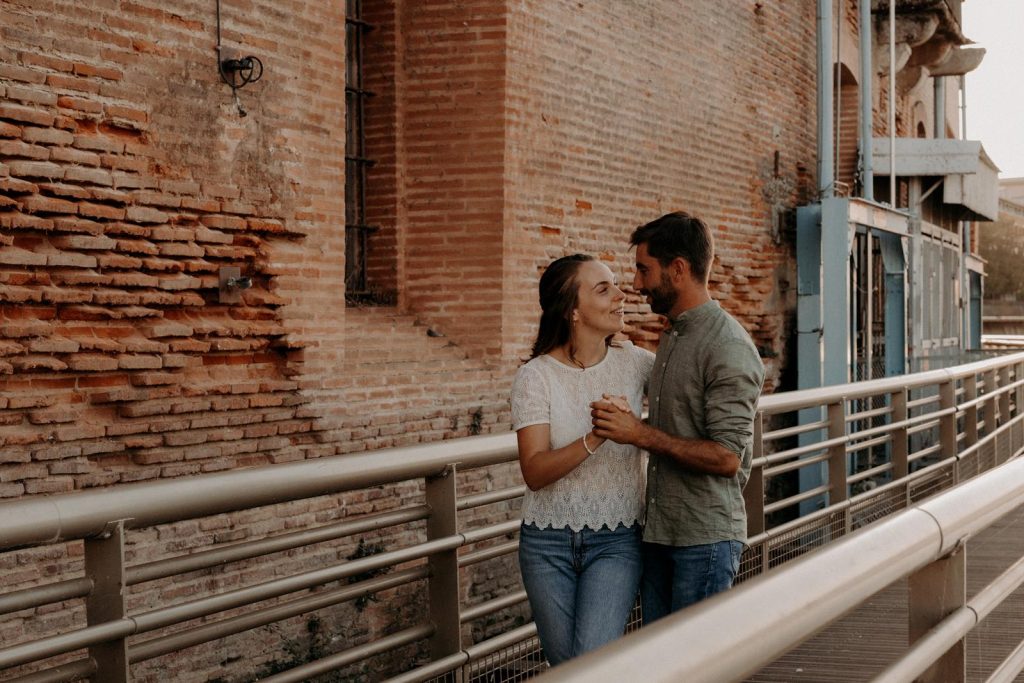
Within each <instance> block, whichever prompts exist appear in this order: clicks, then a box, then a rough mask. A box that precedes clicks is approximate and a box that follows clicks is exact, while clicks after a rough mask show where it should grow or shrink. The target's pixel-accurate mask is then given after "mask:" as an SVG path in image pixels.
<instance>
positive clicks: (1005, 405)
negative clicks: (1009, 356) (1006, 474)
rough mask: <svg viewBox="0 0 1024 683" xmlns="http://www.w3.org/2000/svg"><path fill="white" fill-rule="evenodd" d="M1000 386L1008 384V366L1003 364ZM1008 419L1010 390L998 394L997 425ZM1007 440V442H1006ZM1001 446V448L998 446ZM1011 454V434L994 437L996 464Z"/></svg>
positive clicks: (1000, 371)
mask: <svg viewBox="0 0 1024 683" xmlns="http://www.w3.org/2000/svg"><path fill="white" fill-rule="evenodd" d="M998 385H999V387H1000V388H1003V387H1006V386H1009V385H1010V366H1009V365H1004V366H1003V367H1001V368H999V382H998ZM1009 419H1010V392H1008V391H1007V392H1004V393H1002V394H1000V395H999V419H998V421H999V425H1000V426H1002V425H1004V424H1006V423H1007V422H1008V421H1009ZM1007 442H1009V443H1007ZM1000 446H1001V448H1000ZM1011 455H1013V435H1012V434H1007V433H1003V434H1000V435H999V436H997V437H996V464H997V465H998V464H1001V463H1004V462H1006V461H1007V460H1009V458H1010V456H1011Z"/></svg>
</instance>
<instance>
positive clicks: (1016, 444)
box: [1010, 363, 1024, 453]
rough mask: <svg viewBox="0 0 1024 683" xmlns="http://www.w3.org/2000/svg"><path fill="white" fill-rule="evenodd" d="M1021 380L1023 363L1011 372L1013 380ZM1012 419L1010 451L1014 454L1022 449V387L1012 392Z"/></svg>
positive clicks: (1023, 416)
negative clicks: (1013, 422)
mask: <svg viewBox="0 0 1024 683" xmlns="http://www.w3.org/2000/svg"><path fill="white" fill-rule="evenodd" d="M1021 379H1024V363H1017V367H1016V368H1015V369H1014V372H1013V380H1014V381H1015V382H1019V381H1020V380H1021ZM1013 417H1014V419H1015V420H1016V424H1015V425H1014V428H1013V429H1011V430H1010V433H1011V434H1013V441H1012V443H1013V446H1012V448H1011V449H1010V450H1011V451H1012V452H1013V453H1016V452H1017V451H1019V450H1020V449H1021V448H1022V447H1024V386H1018V387H1017V390H1016V391H1015V392H1014V396H1013Z"/></svg>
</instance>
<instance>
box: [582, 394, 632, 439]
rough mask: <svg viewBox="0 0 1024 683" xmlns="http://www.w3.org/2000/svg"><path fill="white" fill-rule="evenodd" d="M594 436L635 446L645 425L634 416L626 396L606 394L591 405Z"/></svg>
mask: <svg viewBox="0 0 1024 683" xmlns="http://www.w3.org/2000/svg"><path fill="white" fill-rule="evenodd" d="M590 417H591V419H592V422H593V424H594V434H595V435H596V436H599V437H601V438H603V439H611V440H612V441H614V442H616V443H622V444H627V443H628V444H635V443H636V439H637V437H638V435H639V432H640V430H641V429H642V428H643V426H644V423H643V421H642V420H640V418H639V417H637V416H636V415H634V414H633V410H632V409H631V408H630V407H629V401H628V400H627V399H626V397H625V396H613V395H611V394H604V395H603V396H602V397H601V400H600V401H594V402H593V403H591V404H590Z"/></svg>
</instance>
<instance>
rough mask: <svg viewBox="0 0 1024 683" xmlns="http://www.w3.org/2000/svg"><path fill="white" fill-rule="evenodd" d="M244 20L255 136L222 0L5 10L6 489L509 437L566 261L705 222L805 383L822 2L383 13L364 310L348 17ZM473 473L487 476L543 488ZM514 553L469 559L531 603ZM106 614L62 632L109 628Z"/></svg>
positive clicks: (382, 502)
mask: <svg viewBox="0 0 1024 683" xmlns="http://www.w3.org/2000/svg"><path fill="white" fill-rule="evenodd" d="M222 5H223V7H222V10H223V17H222V21H223V43H224V45H225V46H228V47H232V48H238V49H239V50H240V52H241V54H250V53H251V54H255V55H256V56H258V57H260V58H261V59H262V60H263V62H264V64H265V68H266V71H265V74H264V76H263V79H262V80H261V81H259V82H258V83H255V84H252V85H250V86H248V87H246V88H244V89H243V90H241V91H240V92H239V97H240V100H241V102H242V104H243V106H244V107H245V108H246V110H247V111H248V116H246V117H245V118H240V117H239V116H238V112H237V109H236V107H235V105H234V102H233V100H232V98H231V93H230V89H229V88H228V87H227V86H226V85H224V84H223V83H221V82H220V79H219V76H218V74H217V71H216V63H215V53H214V46H215V44H216V36H215V31H216V17H215V15H214V7H213V6H212V5H211V4H209V3H206V2H199V0H183V1H182V2H178V3H173V4H168V3H162V2H157V1H156V0H134V1H132V0H95V1H94V2H92V3H89V8H88V9H89V11H83V7H82V5H81V4H80V3H79V4H75V3H72V2H70V1H64V0H54V1H52V2H45V3H39V2H34V1H29V0H19V1H10V2H6V3H4V4H3V5H2V6H0V373H4V374H2V375H0V386H2V389H3V390H2V392H0V497H7V498H10V497H17V496H21V495H23V494H26V493H39V492H60V491H67V490H71V489H75V488H84V487H89V486H96V485H107V484H117V483H122V482H132V481H139V480H144V479H156V478H162V477H175V476H180V475H186V474H201V473H203V472H210V471H215V470H223V469H230V468H236V467H243V466H252V465H262V464H270V463H277V462H283V461H288V460H294V459H302V458H309V457H321V456H332V455H341V454H345V453H349V452H354V451H364V450H368V449H376V448H385V447H390V446H403V445H408V444H413V443H417V442H420V441H430V440H437V439H441V438H452V437H458V436H466V435H470V434H477V433H487V432H493V431H503V430H506V429H508V426H509V409H508V399H507V395H508V389H509V384H510V382H511V377H512V373H513V370H514V368H515V367H516V365H517V364H518V361H519V359H521V358H523V357H524V356H525V355H526V353H527V351H528V348H529V345H530V342H531V341H532V338H533V335H534V333H535V324H536V319H537V315H538V308H537V302H536V284H537V277H538V275H539V271H540V269H541V268H542V267H543V266H544V265H545V264H546V263H547V262H548V261H550V260H551V259H553V258H555V257H558V256H561V255H563V254H565V253H569V252H573V251H585V252H590V253H594V254H597V255H599V256H600V257H601V258H602V259H604V260H605V261H606V262H607V263H608V264H609V265H610V266H611V267H612V268H613V269H614V270H615V271H616V272H617V273H618V274H619V277H620V280H621V281H622V282H623V283H624V284H628V283H629V282H630V281H631V279H632V255H631V254H630V253H629V252H628V250H627V248H626V247H627V244H626V242H627V239H628V236H629V233H630V232H631V230H632V229H633V228H634V227H635V226H636V225H638V224H640V223H643V222H646V221H648V220H650V219H652V218H655V217H657V216H658V215H661V214H662V213H664V212H666V211H670V210H674V209H680V208H683V209H687V210H690V211H693V212H695V213H697V214H699V215H701V216H702V217H704V218H705V219H706V220H707V221H708V222H709V223H710V224H711V225H712V226H713V228H714V230H715V233H716V237H717V241H718V261H717V262H716V264H715V268H714V273H713V278H712V289H713V291H714V293H715V296H716V297H717V298H719V299H720V300H721V301H722V303H723V306H725V307H726V308H727V309H728V310H730V311H732V312H733V313H734V314H736V315H737V316H738V318H739V319H740V320H741V321H742V322H743V323H744V325H745V326H746V327H747V329H748V330H749V331H750V332H751V334H752V336H753V337H754V340H755V342H756V343H757V344H758V346H759V347H760V348H761V350H762V354H763V355H764V357H765V362H766V364H767V365H768V368H769V379H768V382H767V386H768V388H769V390H771V389H774V388H775V387H777V386H779V384H780V383H784V382H785V377H784V371H785V369H786V368H787V367H788V365H789V358H788V353H789V351H788V349H787V344H788V339H789V337H790V336H791V334H790V333H791V330H792V325H793V318H794V316H793V311H794V307H795V289H794V284H795V264H794V259H793V244H792V242H793V238H792V227H791V225H790V224H789V211H790V210H791V209H792V208H794V207H795V206H797V205H798V204H800V203H803V202H805V201H807V200H809V199H810V196H811V188H813V187H814V185H815V183H814V181H813V179H812V178H811V175H812V174H813V169H814V165H815V160H814V154H815V146H814V140H815V130H814V128H815V113H814V107H815V99H814V85H815V78H814V11H813V6H812V5H811V4H809V3H761V2H752V1H747V0H743V1H741V2H726V3H719V2H706V3H689V4H687V6H685V7H682V6H679V3H674V2H661V3H646V4H645V3H578V2H567V1H566V2H563V1H561V0H558V1H555V2H539V1H537V0H527V1H526V2H519V3H507V2H502V1H500V0H471V1H469V2H457V3H456V2H450V3H421V2H417V1H414V0H386V1H382V2H370V1H367V2H366V3H365V12H366V16H365V18H366V19H367V20H368V21H369V22H370V23H372V24H374V25H375V27H376V28H375V30H374V31H373V32H372V33H371V34H370V36H369V39H368V43H367V52H366V58H367V65H368V68H367V83H366V86H367V87H368V88H369V89H371V90H373V91H375V92H376V93H377V97H375V98H373V99H371V100H370V102H369V103H368V128H367V144H368V151H369V155H370V156H371V157H372V158H374V159H375V160H376V161H377V163H376V165H375V166H374V167H373V169H372V170H371V172H370V180H371V187H372V191H371V192H370V195H369V197H368V211H369V218H370V220H369V222H370V223H372V224H376V225H379V226H380V232H378V233H377V234H376V235H375V237H374V239H375V240H376V241H375V243H374V245H373V247H372V249H371V254H370V256H371V258H370V261H369V279H370V283H371V287H374V288H376V289H377V290H379V291H380V292H381V293H382V296H381V300H382V301H386V302H387V303H389V304H390V303H393V304H395V305H388V306H362V305H359V306H357V305H348V306H346V304H345V301H344V286H343V281H344V253H345V244H344V230H343V225H344V222H345V206H344V149H345V145H344V143H345V139H344V137H345V133H344V130H345V129H344V122H345V111H344V96H343V92H344V85H345V66H346V65H345V63H344V54H345V52H344V49H343V36H344V32H345V28H344V24H345V22H344V16H343V11H344V9H343V7H342V3H320V2H310V1H306V0H288V1H286V2H271V1H270V0H255V1H254V2H252V3H249V4H246V5H244V6H241V5H235V4H234V3H232V2H229V1H225V2H223V3H222ZM847 21H849V19H847ZM878 92H880V89H878V88H877V84H876V93H878ZM876 96H877V95H876ZM880 120H881V119H880ZM847 123H849V122H847ZM876 130H880V131H881V130H884V125H882V126H877V125H876ZM880 134H881V133H880ZM223 266H239V267H241V268H242V270H243V273H244V274H246V275H251V276H252V277H253V283H254V284H253V287H252V289H249V290H247V291H245V292H244V293H243V294H242V301H241V303H238V304H231V305H227V304H222V303H221V302H220V300H219V295H218V291H217V286H218V271H219V269H220V268H221V267H223ZM629 305H630V320H631V323H632V329H631V335H632V336H634V338H637V339H639V340H641V341H644V342H646V343H652V342H653V341H654V340H656V338H657V337H656V331H657V329H658V327H659V324H660V322H659V320H658V319H657V317H656V316H653V315H651V314H650V312H649V311H648V310H647V307H646V305H644V304H643V303H642V302H641V300H640V298H639V296H637V295H636V294H635V293H633V295H632V297H631V301H630V304H629ZM438 335H443V336H438ZM464 479H465V483H466V485H467V487H468V489H469V490H470V491H486V490H491V489H493V488H499V487H502V486H505V485H508V484H511V483H517V482H518V473H517V472H516V469H515V467H514V466H511V467H505V468H500V469H498V470H496V471H494V472H491V473H471V474H469V475H466V476H465V477H464ZM419 495H420V493H419V489H418V487H417V486H415V485H412V484H408V485H402V486H398V487H394V488H389V489H374V490H370V491H361V492H357V493H354V494H350V495H346V496H338V497H327V498H324V499H319V500H317V501H310V502H302V503H296V504H291V505H286V506H280V507H278V508H274V509H268V510H261V511H251V512H247V513H244V514H239V515H225V516H220V517H217V518H215V519H209V520H199V521H195V522H188V523H184V524H180V525H171V526H170V527H168V528H161V529H157V530H147V531H144V532H140V533H138V535H137V536H133V538H132V546H131V550H130V554H131V560H132V561H133V562H143V561H151V560H155V559H158V558H161V557H165V556H168V555H173V554H176V553H180V552H188V551H191V550H194V549H197V548H200V547H203V544H204V543H208V542H210V541H217V542H225V541H238V540H246V539H253V538H260V537H262V536H265V535H267V534H271V533H276V532H280V531H282V530H284V529H295V528H305V527H308V526H310V525H313V524H324V523H329V522H331V521H336V520H339V519H343V518H345V517H349V516H355V515H359V514H363V513H366V512H377V511H384V510H390V509H394V508H396V507H398V506H400V505H403V504H409V502H410V501H413V502H415V501H416V500H417V496H419ZM499 507H501V506H499ZM504 512H505V511H504V508H502V509H499V510H486V511H482V512H480V513H473V514H468V515H463V522H464V523H465V524H466V525H467V526H470V527H472V526H478V525H480V524H483V523H485V522H486V521H487V520H489V519H493V518H495V517H500V516H501V515H502V514H503V513H504ZM513 514H514V513H513ZM421 536H422V529H421V528H420V527H415V526H414V527H412V528H407V529H399V530H395V531H391V532H388V533H385V534H381V535H370V536H367V537H366V538H365V539H364V547H366V544H370V545H374V544H377V543H380V544H382V546H388V545H389V544H390V545H393V544H396V543H408V542H409V541H411V540H414V539H418V538H420V537H421ZM359 552H360V551H359V548H358V544H357V542H356V541H351V542H346V543H339V544H328V545H325V546H322V547H318V548H315V549H311V550H310V551H308V552H306V553H294V554H286V555H285V556H280V557H275V558H274V559H273V561H272V562H266V561H262V562H252V563H247V564H244V565H242V566H239V567H236V568H232V569H230V570H225V571H223V572H221V573H219V574H217V575H214V576H209V575H205V576H194V577H188V578H185V579H181V580H178V581H168V582H163V583H160V584H158V585H156V586H150V587H147V588H144V589H143V588H139V589H137V590H136V591H135V592H133V593H132V598H131V599H132V601H133V603H132V604H133V607H138V608H140V609H141V608H143V607H145V606H147V605H149V604H151V602H153V601H156V600H157V599H158V598H159V599H161V600H162V599H167V598H174V597H175V596H177V597H181V596H184V594H185V593H184V592H183V591H186V590H187V589H188V588H190V587H193V586H194V587H201V588H203V589H204V590H223V589H226V588H230V587H234V586H236V585H239V582H241V581H243V580H244V581H246V582H255V581H260V580H266V579H269V578H272V577H274V576H283V575H285V574H286V573H288V572H294V571H299V570H301V569H303V568H305V569H308V568H310V567H316V566H322V565H326V564H331V563H337V562H340V561H344V560H346V559H350V558H352V557H354V556H356V555H357V554H358V553H359ZM80 557H81V546H80V545H79V544H70V545H69V546H67V547H63V546H62V547H58V548H56V549H54V550H46V551H39V552H28V553H23V554H20V555H19V556H18V557H17V558H9V557H3V558H0V571H2V572H4V573H5V576H10V577H14V578H13V579H11V580H12V581H14V584H16V585H17V586H25V585H29V584H31V583H32V582H34V581H35V580H36V577H37V576H39V573H40V571H42V572H43V573H44V574H45V575H47V576H49V577H54V578H58V577H63V576H71V575H74V574H75V573H76V572H80V571H81V560H80ZM514 567H515V562H514V559H512V558H504V559H501V560H497V561H493V562H491V563H485V564H483V565H480V566H479V567H475V568H473V569H471V570H467V571H466V572H465V574H464V577H463V578H464V581H463V584H462V585H463V592H464V594H465V596H466V598H467V599H468V600H470V601H471V602H476V601H479V600H482V599H484V598H485V597H486V596H489V595H491V594H493V593H494V592H499V591H504V590H508V589H509V588H511V587H514V586H515V584H516V582H517V579H516V578H515V570H514ZM14 584H12V587H13V585H14ZM419 588H421V587H413V588H409V589H402V590H400V591H396V592H392V593H389V594H387V595H385V596H382V599H381V601H380V602H377V603H369V604H367V605H364V606H363V607H362V608H357V607H355V606H347V607H345V608H342V609H338V610H334V611H330V612H327V613H324V614H321V615H318V618H319V619H322V623H323V624H324V628H327V629H329V631H330V632H331V633H333V634H334V635H336V636H337V638H336V640H335V641H334V642H333V644H332V647H334V648H336V649H337V648H341V647H345V646H350V645H353V644H356V643H359V642H363V641H364V640H366V639H368V638H373V637H376V636H379V635H380V634H381V633H383V632H384V631H385V630H387V629H390V628H393V626H394V625H395V624H397V623H399V622H402V623H407V622H408V620H410V619H415V618H416V617H418V616H420V615H419V613H418V612H415V611H412V612H409V611H403V609H404V606H405V605H406V604H409V603H412V602H414V598H413V596H414V595H415V594H416V591H417V590H418V589H419ZM80 607H81V606H80V605H77V604H75V605H65V606H59V608H58V609H56V610H52V611H50V612H44V616H45V619H44V620H43V622H41V625H39V626H35V627H33V628H42V629H45V628H49V627H50V626H52V625H53V624H55V623H58V622H62V623H80V622H81V609H80ZM26 616H27V615H26ZM521 618H522V610H519V611H518V612H515V611H513V612H505V613H502V614H499V615H496V616H495V617H493V618H489V619H488V620H487V621H486V623H477V624H475V625H474V626H473V631H472V635H473V637H474V638H479V637H482V636H484V635H487V634H489V633H493V632H495V631H497V630H501V629H502V628H504V627H505V626H507V625H509V624H511V623H515V622H516V620H519V619H521ZM69 620H71V621H69ZM74 620H78V621H74ZM306 625H307V623H306V622H304V621H303V620H301V619H296V620H293V622H291V623H289V624H285V625H281V626H276V627H273V628H269V627H268V628H264V629H259V630H258V631H256V632H254V633H253V634H250V635H248V636H236V637H232V638H229V639H226V640H225V641H224V642H222V643H218V644H214V645H209V646H203V647H200V648H195V649H193V650H190V651H189V652H188V653H187V654H188V656H187V657H177V658H173V657H168V658H161V659H159V660H156V661H154V662H152V663H150V664H147V665H144V666H143V667H138V673H140V674H143V675H146V676H150V677H151V678H152V679H153V680H160V677H161V676H166V674H167V672H171V673H174V674H181V675H183V674H182V672H184V671H188V672H189V673H190V675H193V676H195V677H197V678H201V677H203V676H205V677H207V678H213V677H216V676H220V675H224V676H226V680H235V679H236V678H232V677H233V676H234V677H238V676H241V675H242V674H241V673H239V672H242V671H252V670H253V668H254V667H255V668H259V667H261V666H264V665H269V664H270V662H271V660H273V659H274V658H275V656H276V655H275V654H274V651H275V647H277V648H280V646H281V645H282V643H285V642H298V641H302V642H304V643H305V644H306V645H309V643H310V642H311V638H310V637H309V636H304V635H303V632H304V628H305V627H306ZM0 628H3V629H4V630H3V632H2V633H0V638H2V639H4V640H5V641H6V640H7V639H8V638H13V637H18V638H19V639H20V637H21V633H20V631H19V628H20V626H19V624H18V623H16V622H5V623H4V624H3V626H0ZM261 652H266V653H268V654H265V655H253V654H252V653H261ZM415 654H416V652H408V651H403V652H401V653H399V654H396V655H394V657H393V658H392V661H393V662H398V663H401V662H403V658H404V661H408V659H409V658H411V657H413V656H415ZM222 669H223V671H222Z"/></svg>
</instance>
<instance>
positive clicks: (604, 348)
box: [551, 337, 608, 368]
mask: <svg viewBox="0 0 1024 683" xmlns="http://www.w3.org/2000/svg"><path fill="white" fill-rule="evenodd" d="M606 353H608V345H607V344H606V343H605V340H604V337H594V338H592V339H590V338H587V339H576V340H575V344H574V343H573V341H571V340H570V341H569V342H568V343H566V344H563V345H562V346H559V347H557V348H556V349H554V350H553V351H552V352H551V355H552V356H554V357H555V358H556V359H557V360H559V361H561V362H562V363H565V364H566V365H572V366H574V367H582V368H589V367H590V366H592V365H597V364H598V363H600V362H601V361H602V360H604V356H605V354H606Z"/></svg>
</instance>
